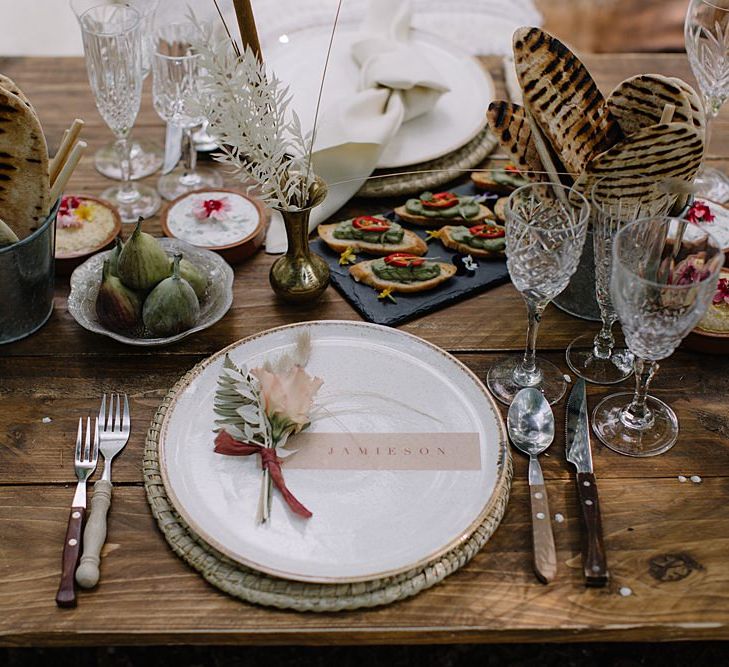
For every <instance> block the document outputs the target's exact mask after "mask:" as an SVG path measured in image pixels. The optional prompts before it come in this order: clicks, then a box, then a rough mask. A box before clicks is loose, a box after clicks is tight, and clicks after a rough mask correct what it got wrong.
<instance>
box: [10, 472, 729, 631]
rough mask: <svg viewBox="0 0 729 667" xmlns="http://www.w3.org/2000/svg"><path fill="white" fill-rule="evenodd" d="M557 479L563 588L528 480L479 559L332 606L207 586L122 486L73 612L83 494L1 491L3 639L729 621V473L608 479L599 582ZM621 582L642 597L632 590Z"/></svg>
mask: <svg viewBox="0 0 729 667" xmlns="http://www.w3.org/2000/svg"><path fill="white" fill-rule="evenodd" d="M647 486H649V488H650V493H646V487H647ZM547 489H548V494H549V499H550V506H551V509H552V512H554V513H561V514H562V515H563V516H564V517H565V520H564V521H563V522H562V523H556V522H555V524H554V530H555V541H556V546H557V556H558V574H557V578H556V579H555V581H554V582H553V583H552V584H551V585H549V586H543V585H541V584H539V583H537V582H536V581H535V578H534V575H533V573H532V571H531V564H530V559H529V557H528V553H527V550H526V548H525V547H526V545H528V544H529V539H530V537H529V536H530V531H531V528H530V524H529V507H528V503H529V496H528V487H527V485H526V484H525V482H524V481H522V480H517V481H515V483H514V485H513V490H512V501H511V502H510V504H509V508H508V510H507V514H506V516H505V518H504V521H503V524H502V526H501V527H500V528H499V530H498V531H497V532H496V534H495V535H494V537H493V538H492V540H491V541H490V542H489V543H488V545H487V546H486V548H484V549H483V550H482V551H481V552H480V553H479V554H478V555H477V556H476V557H475V559H474V560H473V561H472V562H471V563H470V564H469V565H468V566H467V567H465V568H464V569H462V570H460V571H459V572H457V573H455V574H454V575H452V576H451V577H449V578H448V579H446V580H445V581H444V582H443V583H442V584H439V585H437V586H436V587H434V588H433V589H431V590H429V591H426V592H424V593H422V594H421V595H418V596H416V597H415V598H412V599H409V600H405V601H403V602H400V603H396V604H394V605H391V606H388V607H385V608H382V609H376V610H370V611H358V612H349V613H342V614H327V615H325V616H321V615H316V614H312V613H309V614H301V613H292V612H280V611H273V610H270V609H263V608H259V607H255V606H252V605H243V604H242V603H240V602H238V601H236V600H233V599H231V598H229V597H228V596H226V595H225V594H223V593H221V592H219V591H217V590H216V589H213V588H212V587H210V586H209V585H208V584H206V583H205V582H204V580H203V579H202V578H201V577H199V576H198V575H197V574H196V573H195V572H193V571H192V570H191V569H189V568H188V567H187V566H186V565H185V564H184V563H183V562H182V561H180V560H179V559H178V558H177V557H176V556H174V555H173V554H172V552H171V551H170V550H169V549H168V547H167V545H166V543H165V542H164V538H163V537H162V536H161V534H160V533H159V532H158V531H157V529H156V526H155V525H154V521H153V519H152V517H151V515H150V513H149V509H148V507H147V504H146V500H145V497H144V491H143V490H142V489H141V488H138V487H133V488H121V489H117V491H116V492H115V497H114V504H113V506H112V509H111V513H110V517H109V531H110V533H109V541H108V544H107V546H106V549H105V556H104V558H103V560H102V566H101V567H102V577H101V583H100V585H99V587H98V589H97V590H95V591H93V592H83V591H82V592H81V593H80V595H79V605H78V607H77V608H76V609H75V610H68V611H58V610H57V609H56V607H55V603H54V601H53V598H54V593H55V588H56V587H57V583H58V582H57V579H58V562H59V559H60V550H59V545H60V543H61V542H62V540H63V531H64V525H65V519H66V514H67V508H68V500H69V496H70V493H71V491H70V490H68V489H63V488H60V489H59V488H48V487H38V486H32V487H24V488H22V489H20V490H18V489H17V488H0V556H1V558H0V562H1V563H3V565H2V572H3V582H2V595H0V641H2V642H3V643H6V644H13V645H23V644H27V643H36V644H37V643H42V644H98V643H110V644H111V643H113V644H120V643H135V642H142V643H168V642H170V643H176V642H186V643H205V642H214V643H239V642H246V643H289V642H295V643H333V642H336V643H340V644H341V643H410V642H444V643H445V642H456V641H458V642H466V641H489V642H500V641H522V642H523V641H530V642H537V641H557V640H560V641H563V640H564V641H568V640H574V639H580V640H599V641H602V640H611V639H613V640H615V639H620V640H623V641H630V640H665V639H682V638H698V637H717V636H722V635H724V634H725V633H726V630H727V628H728V627H729V605H728V604H727V596H728V593H727V591H729V571H728V570H727V568H726V553H727V550H728V549H729V517H728V516H727V514H726V511H725V510H724V508H723V507H722V506H721V504H719V503H717V502H716V499H717V498H718V497H722V496H724V497H726V494H727V493H729V484H728V482H727V480H726V479H725V478H722V479H706V480H704V482H703V483H702V484H692V483H690V482H689V483H685V484H680V483H679V482H678V481H677V480H676V479H653V480H650V479H646V480H635V479H630V480H619V479H611V480H602V481H601V483H600V496H601V502H602V505H603V511H604V522H605V526H604V528H605V543H606V548H607V552H608V559H609V566H610V570H611V573H612V577H613V579H612V582H611V584H610V586H609V587H608V588H605V589H591V590H590V589H585V587H584V586H583V583H582V566H581V555H580V531H581V526H580V523H579V521H580V519H579V515H578V509H577V506H576V497H575V493H574V486H573V484H572V482H571V480H549V481H548V482H547ZM30 544H32V545H33V548H32V549H29V548H28V545H30ZM21 563H22V567H21V566H20V564H21ZM11 564H13V566H12V567H11V566H10V565H11ZM624 588H629V589H630V591H631V594H630V595H625V596H624V595H621V593H620V590H621V589H624ZM627 592H628V591H626V590H623V593H627Z"/></svg>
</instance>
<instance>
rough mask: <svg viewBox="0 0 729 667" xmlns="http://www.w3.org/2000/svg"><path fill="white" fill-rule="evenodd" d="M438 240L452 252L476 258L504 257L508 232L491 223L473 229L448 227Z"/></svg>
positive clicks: (440, 233) (474, 226) (443, 230)
mask: <svg viewBox="0 0 729 667" xmlns="http://www.w3.org/2000/svg"><path fill="white" fill-rule="evenodd" d="M438 238H439V239H440V241H441V243H442V244H443V245H444V246H445V247H446V248H450V249H451V250H456V251H457V252H460V253H461V254H463V255H473V256H474V257H486V258H488V257H493V258H495V259H498V258H502V257H504V252H505V250H506V230H505V229H504V228H503V227H502V226H501V225H497V224H494V223H491V222H487V223H482V224H479V225H473V226H472V227H464V226H462V225H461V226H458V227H454V226H451V225H446V226H445V227H443V228H442V229H441V230H440V232H439V234H438Z"/></svg>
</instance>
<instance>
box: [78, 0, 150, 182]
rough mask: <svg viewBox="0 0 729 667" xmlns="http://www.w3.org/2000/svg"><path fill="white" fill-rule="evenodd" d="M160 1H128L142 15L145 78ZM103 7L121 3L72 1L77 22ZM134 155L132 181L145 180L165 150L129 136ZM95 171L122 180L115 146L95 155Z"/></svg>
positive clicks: (102, 149) (148, 70)
mask: <svg viewBox="0 0 729 667" xmlns="http://www.w3.org/2000/svg"><path fill="white" fill-rule="evenodd" d="M159 1H160V0H126V3H125V4H128V5H131V6H132V7H134V9H136V10H137V11H138V12H139V13H140V14H141V15H142V27H143V36H142V49H143V50H142V78H146V77H147V75H148V74H149V72H150V69H151V58H152V41H153V39H154V34H153V33H154V19H155V15H156V13H157V8H158V6H159ZM103 4H122V3H121V0H71V9H72V10H73V13H74V14H76V18H77V19H78V21H79V22H80V21H81V16H82V15H83V13H84V12H85V11H86V10H87V9H91V8H92V7H98V6H99V5H103ZM129 140H130V142H131V152H130V163H131V168H132V180H137V179H139V178H144V177H145V176H149V175H150V174H153V173H154V172H155V171H157V170H158V169H159V168H160V167H161V166H162V162H163V160H164V155H163V152H162V149H161V148H160V146H159V145H157V144H156V143H155V142H154V141H150V140H149V139H134V138H133V137H130V139H129ZM94 166H95V167H96V170H97V171H98V172H99V173H101V174H103V175H104V176H106V177H107V178H112V179H114V180H117V181H119V180H121V163H120V162H119V154H118V152H117V150H116V147H115V144H114V143H113V142H112V143H109V144H107V145H106V146H102V147H101V148H100V149H99V150H98V151H96V154H95V155H94Z"/></svg>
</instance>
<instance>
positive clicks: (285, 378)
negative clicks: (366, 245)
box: [215, 333, 323, 523]
mask: <svg viewBox="0 0 729 667" xmlns="http://www.w3.org/2000/svg"><path fill="white" fill-rule="evenodd" d="M310 353H311V339H310V336H309V334H308V333H303V334H300V335H299V337H298V338H297V341H296V347H295V349H294V351H293V352H292V353H290V354H284V355H283V356H281V357H280V358H279V359H278V360H277V361H275V362H270V361H266V362H265V363H264V364H263V365H262V366H259V367H257V368H252V369H250V370H248V369H246V368H239V367H238V366H236V364H235V363H233V361H232V360H231V359H230V357H228V356H227V355H226V357H225V362H224V364H223V372H222V373H221V375H220V378H219V379H218V389H217V391H216V393H215V412H216V414H217V415H218V419H217V420H216V427H217V429H218V434H217V436H216V437H215V451H216V452H217V453H218V454H224V455H228V456H252V455H258V456H260V457H261V467H262V469H263V479H262V483H261V493H260V496H259V502H258V512H257V519H258V521H259V523H263V522H265V521H267V520H268V519H269V518H270V513H271V490H272V485H275V487H276V488H277V489H278V491H279V492H280V493H281V495H282V496H283V499H284V500H285V501H286V504H287V505H288V506H289V508H290V509H291V511H293V512H294V513H296V514H298V515H299V516H301V517H304V518H307V519H308V518H309V517H311V516H312V514H311V512H310V511H309V510H308V509H307V508H306V507H305V506H304V505H303V504H302V503H301V502H299V500H297V498H296V497H295V496H294V495H293V493H291V491H289V489H288V487H287V486H286V482H285V481H284V477H283V472H282V470H281V461H282V459H281V458H280V457H279V454H278V453H277V448H278V447H283V446H284V445H285V444H286V441H287V440H288V439H289V438H290V437H291V436H293V435H295V434H297V433H300V432H301V431H303V430H304V429H305V428H307V427H308V426H309V424H310V422H311V419H310V415H311V411H312V408H313V402H314V396H315V395H316V393H317V391H318V390H319V387H321V385H322V383H323V380H321V379H320V378H317V377H312V376H311V375H309V374H308V373H307V372H306V371H305V370H304V368H305V366H306V364H307V362H308V360H309V355H310Z"/></svg>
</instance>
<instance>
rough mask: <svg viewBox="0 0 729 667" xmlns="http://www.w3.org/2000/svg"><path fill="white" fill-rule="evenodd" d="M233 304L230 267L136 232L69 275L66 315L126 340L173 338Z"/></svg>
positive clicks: (153, 342) (205, 253) (155, 342)
mask: <svg viewBox="0 0 729 667" xmlns="http://www.w3.org/2000/svg"><path fill="white" fill-rule="evenodd" d="M232 303H233V270H232V269H231V268H230V266H229V265H228V263H227V262H226V261H225V260H224V259H222V258H221V257H220V255H217V254H216V253H214V252H211V251H209V250H204V249H202V248H196V247H195V246H191V245H190V244H188V243H185V242H184V241H180V240H178V239H172V238H159V239H158V238H155V237H154V236H151V235H150V234H147V233H146V232H144V231H142V223H141V221H140V222H139V223H138V224H137V227H136V228H135V230H134V232H133V233H132V235H131V236H130V237H129V239H128V240H127V241H126V243H122V242H121V240H120V239H117V241H116V247H115V248H113V249H112V250H108V251H105V252H100V253H97V254H96V255H93V256H92V257H90V258H89V259H87V260H86V261H85V262H84V263H83V264H81V265H80V266H79V267H77V268H76V269H75V270H74V272H73V274H72V275H71V293H70V294H69V297H68V312H69V313H71V316H72V317H73V318H74V319H75V320H76V321H77V322H78V323H79V324H80V325H81V326H82V327H84V328H85V329H88V330H89V331H93V332H94V333H98V334H102V335H104V336H109V337H110V338H113V339H115V340H118V341H120V342H122V343H127V344H128V345H142V346H159V345H169V344H170V343H174V342H176V341H178V340H181V339H182V338H185V337H186V336H189V335H190V334H193V333H195V332H196V331H201V330H202V329H206V328H207V327H209V326H212V325H213V324H215V323H216V322H217V321H218V320H219V319H220V318H221V317H223V315H225V313H227V312H228V310H229V309H230V306H231V304H232Z"/></svg>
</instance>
